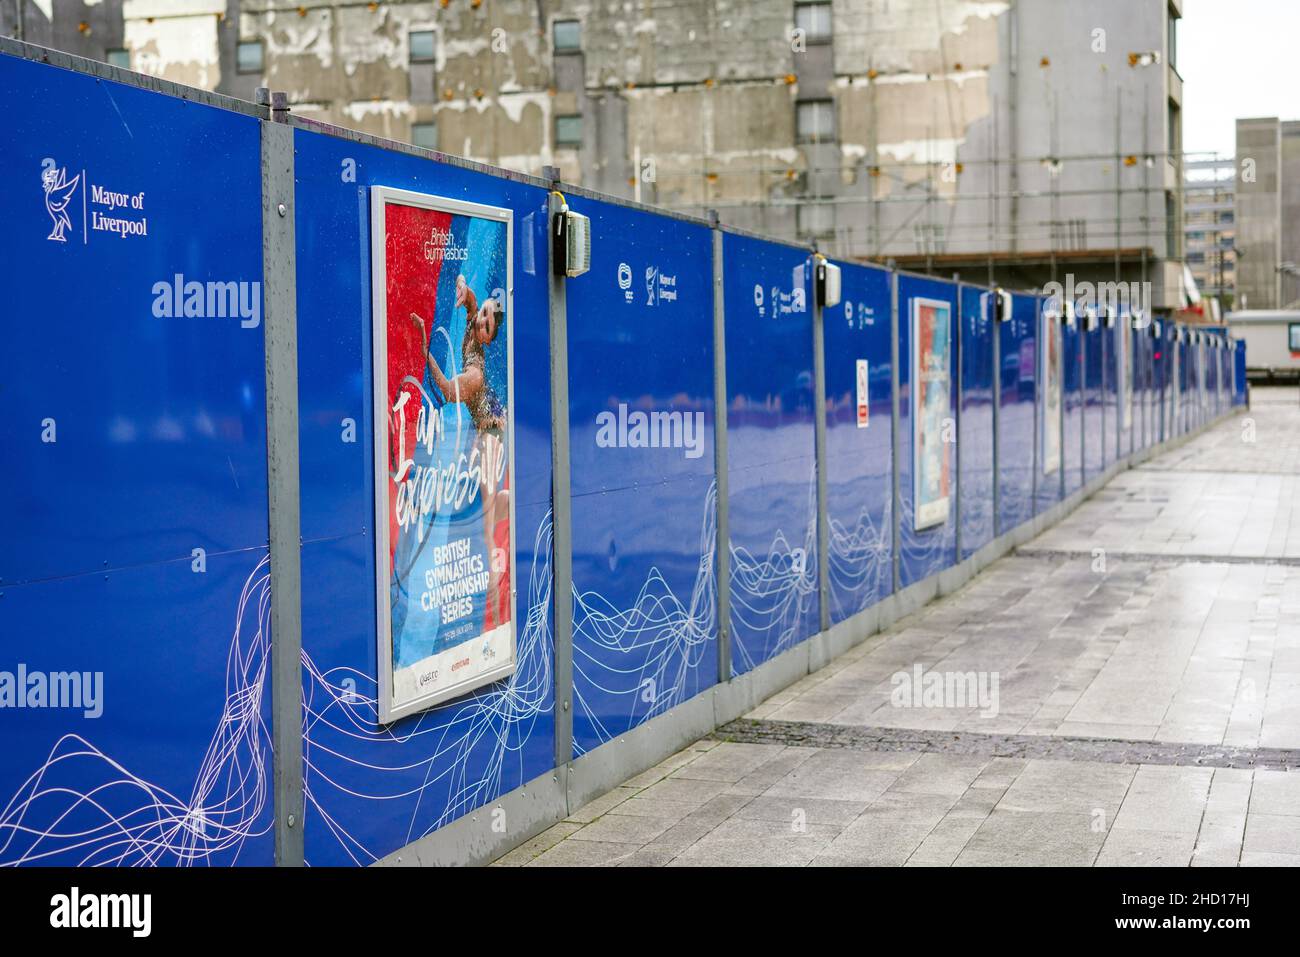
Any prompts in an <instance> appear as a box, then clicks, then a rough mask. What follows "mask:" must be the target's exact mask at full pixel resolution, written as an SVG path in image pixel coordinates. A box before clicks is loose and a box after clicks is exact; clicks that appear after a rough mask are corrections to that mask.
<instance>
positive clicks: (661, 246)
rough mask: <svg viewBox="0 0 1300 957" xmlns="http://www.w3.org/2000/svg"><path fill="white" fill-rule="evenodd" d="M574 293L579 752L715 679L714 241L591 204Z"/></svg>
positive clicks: (671, 222)
mask: <svg viewBox="0 0 1300 957" xmlns="http://www.w3.org/2000/svg"><path fill="white" fill-rule="evenodd" d="M570 205H571V206H572V207H573V209H575V210H576V211H578V212H580V213H582V214H583V215H585V216H589V217H591V228H592V235H593V236H594V237H595V241H594V242H593V243H592V257H591V271H590V272H589V273H587V274H586V275H585V276H581V277H579V278H577V279H572V280H570V281H569V283H568V290H567V303H568V323H569V418H570V421H569V429H570V432H569V447H570V456H571V462H572V486H573V585H574V591H575V593H576V595H577V607H576V610H575V614H574V626H573V677H574V688H573V708H574V716H573V750H574V755H575V756H577V755H580V754H583V753H584V752H586V751H588V750H590V749H591V748H594V747H596V746H597V745H599V744H602V743H604V742H605V741H608V740H610V739H611V738H614V737H616V736H618V735H620V734H622V733H623V732H625V731H628V730H630V729H631V728H633V727H635V726H636V725H638V724H640V723H641V722H643V721H645V720H647V719H649V718H652V717H654V716H655V715H658V714H662V713H663V712H664V711H667V710H668V709H669V708H672V707H674V706H676V705H678V704H681V703H682V702H683V701H685V700H686V699H688V698H690V697H692V696H694V695H696V694H698V693H699V692H700V691H702V690H703V689H705V688H707V687H710V686H711V685H713V684H715V683H716V682H717V679H718V654H717V640H716V639H717V615H716V607H715V604H716V603H715V595H716V585H715V579H714V572H715V555H714V552H715V548H716V543H717V534H716V530H715V529H716V526H715V524H714V522H715V518H716V515H715V511H716V492H717V485H716V482H715V479H714V445H713V443H714V435H713V423H714V416H713V355H714V350H713V272H712V262H713V234H712V232H711V230H709V229H708V228H707V227H705V226H700V225H696V224H693V223H687V222H683V221H681V220H676V219H670V218H668V217H666V216H656V215H653V214H650V213H645V212H641V211H638V210H632V209H627V208H625V207H622V206H615V205H611V204H608V203H602V202H597V201H595V200H589V199H583V198H580V197H579V198H573V199H571V200H570Z"/></svg>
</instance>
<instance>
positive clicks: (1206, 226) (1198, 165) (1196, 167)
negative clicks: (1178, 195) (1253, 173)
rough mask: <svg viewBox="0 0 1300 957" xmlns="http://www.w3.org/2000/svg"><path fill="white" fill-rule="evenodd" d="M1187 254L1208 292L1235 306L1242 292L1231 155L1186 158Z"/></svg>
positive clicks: (1234, 170)
mask: <svg viewBox="0 0 1300 957" xmlns="http://www.w3.org/2000/svg"><path fill="white" fill-rule="evenodd" d="M1183 175H1184V178H1183V237H1184V244H1183V255H1184V259H1185V260H1186V262H1187V268H1188V270H1189V271H1190V272H1191V274H1192V278H1193V279H1194V280H1195V281H1196V285H1197V288H1198V289H1199V290H1200V291H1201V292H1202V293H1204V294H1206V295H1209V296H1214V297H1216V298H1217V299H1219V300H1220V301H1221V302H1222V303H1223V305H1224V306H1225V307H1228V308H1231V306H1232V304H1233V297H1234V295H1235V294H1236V289H1237V252H1236V243H1235V237H1236V231H1237V227H1236V199H1235V196H1236V185H1237V164H1236V160H1235V159H1234V158H1233V157H1231V156H1218V155H1214V154H1202V155H1196V154H1188V155H1187V156H1185V157H1184V158H1183Z"/></svg>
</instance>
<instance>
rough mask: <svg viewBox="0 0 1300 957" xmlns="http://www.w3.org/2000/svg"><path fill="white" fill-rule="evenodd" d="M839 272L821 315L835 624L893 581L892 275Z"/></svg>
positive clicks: (859, 269) (856, 269)
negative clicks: (837, 288)
mask: <svg viewBox="0 0 1300 957" xmlns="http://www.w3.org/2000/svg"><path fill="white" fill-rule="evenodd" d="M840 270H841V282H842V289H841V296H842V298H841V301H840V304H839V305H837V306H832V307H830V308H829V309H827V310H825V313H824V315H823V324H824V328H825V346H826V357H825V359H826V508H827V518H828V521H829V525H830V614H831V623H832V624H834V623H835V622H839V621H843V620H844V619H845V618H848V617H849V616H850V615H853V614H855V613H856V612H859V611H862V610H863V609H864V608H868V607H870V606H871V605H873V604H875V603H876V602H878V601H879V600H880V599H881V598H883V597H884V596H885V595H888V594H889V593H890V591H891V590H892V589H893V584H894V582H893V577H894V576H893V564H892V562H893V559H892V552H891V544H890V538H891V535H890V522H891V517H890V503H891V501H892V500H893V493H892V491H891V486H892V474H893V473H892V464H891V455H892V454H893V452H892V448H893V446H892V441H891V435H890V432H891V428H890V425H891V417H892V414H893V398H892V396H893V393H892V385H891V382H892V379H891V375H892V372H891V369H890V341H889V322H890V289H889V282H890V274H889V273H888V272H887V271H886V270H883V269H873V268H867V267H863V266H855V265H849V264H847V263H845V264H841V265H840ZM864 389H865V392H864Z"/></svg>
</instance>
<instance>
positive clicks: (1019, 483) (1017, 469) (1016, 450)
mask: <svg viewBox="0 0 1300 957" xmlns="http://www.w3.org/2000/svg"><path fill="white" fill-rule="evenodd" d="M1037 322H1038V301H1037V300H1036V299H1035V298H1034V297H1033V296H1025V295H1019V294H1016V295H1013V296H1012V309H1011V318H1010V319H1008V320H1006V321H1004V322H999V323H998V332H997V334H998V336H999V343H998V345H999V349H1000V355H1001V366H1002V368H1001V380H1000V386H1001V393H1002V394H1001V395H1000V396H999V397H998V402H999V403H1000V408H999V410H998V473H999V474H998V496H999V499H998V506H999V511H1000V513H1001V514H1000V515H999V516H998V521H999V525H998V532H999V534H1003V535H1005V534H1006V533H1007V532H1009V531H1011V529H1013V528H1015V527H1016V526H1017V525H1020V524H1022V523H1024V522H1026V521H1028V520H1029V519H1030V518H1032V517H1033V514H1034V462H1035V459H1036V457H1037V455H1036V449H1035V447H1036V445H1037V437H1036V435H1035V427H1036V424H1037V418H1036V415H1035V410H1034V404H1035V398H1036V395H1037V372H1038V369H1037V362H1038V353H1037V342H1038V337H1037V335H1036V334H1035V328H1036V323H1037Z"/></svg>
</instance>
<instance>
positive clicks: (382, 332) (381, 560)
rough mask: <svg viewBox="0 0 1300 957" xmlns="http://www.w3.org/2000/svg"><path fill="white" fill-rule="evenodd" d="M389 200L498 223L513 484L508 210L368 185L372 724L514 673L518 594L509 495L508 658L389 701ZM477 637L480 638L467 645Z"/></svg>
mask: <svg viewBox="0 0 1300 957" xmlns="http://www.w3.org/2000/svg"><path fill="white" fill-rule="evenodd" d="M389 202H395V203H400V204H402V205H405V206H414V207H418V208H421V209H429V210H433V211H435V212H441V213H450V214H452V215H454V216H475V217H478V218H481V219H490V220H495V221H498V222H502V223H504V224H505V229H506V256H505V261H506V282H505V297H506V302H505V313H506V343H507V348H506V391H507V405H506V432H507V436H506V438H507V441H506V447H507V449H506V460H507V463H508V464H507V468H508V469H509V472H508V474H509V476H510V478H511V481H512V488H513V487H514V485H513V482H514V479H515V475H516V473H515V336H514V330H515V325H514V319H515V310H514V290H515V282H514V238H515V237H514V211H513V210H511V209H507V208H505V207H500V206H488V205H485V204H482V203H471V202H466V201H465V200H460V199H452V198H449V197H444V196H437V195H434V194H431V193H421V192H416V191H413V190H407V189H399V188H397V187H393V186H377V185H376V186H371V187H370V291H371V318H370V331H371V357H372V369H371V400H372V415H373V416H374V419H373V430H372V437H373V443H372V448H371V451H372V454H373V455H374V482H375V488H374V517H375V634H376V643H377V650H378V657H377V661H378V670H379V675H378V677H379V682H378V684H379V700H378V711H379V722H380V723H381V724H391V723H392V722H394V721H396V720H398V719H399V718H404V717H406V716H408V715H412V714H418V713H419V712H421V711H427V710H428V709H429V708H432V707H434V706H435V705H438V704H441V703H443V702H445V701H450V700H452V699H453V698H459V697H461V696H463V695H465V694H468V693H469V692H471V691H474V690H475V689H477V688H481V687H483V686H484V685H487V684H491V683H492V682H494V681H499V680H501V679H502V678H505V677H507V676H509V675H511V674H513V673H514V671H515V668H516V666H517V661H518V657H519V647H518V641H519V635H518V622H517V618H518V615H517V609H516V608H515V607H514V606H515V598H516V594H517V590H518V583H517V580H516V575H517V569H516V564H515V558H516V555H517V549H516V543H515V535H516V531H517V529H516V525H517V519H516V515H515V496H514V495H511V496H510V569H511V575H510V631H509V647H510V654H509V655H508V656H507V658H506V660H505V661H503V662H501V663H500V664H499V665H496V666H494V667H493V668H491V669H489V670H487V671H482V672H479V673H477V674H474V675H471V676H469V677H466V678H464V679H462V680H460V681H457V682H453V683H451V684H448V685H445V686H441V687H439V688H438V689H436V690H434V691H430V692H428V693H427V694H421V695H417V696H415V697H413V698H409V699H406V700H403V701H397V700H395V699H394V687H393V686H394V678H393V633H392V627H393V620H392V609H391V607H390V598H389V587H390V586H389V582H390V579H391V576H392V569H391V568H390V567H389V558H388V552H389V535H388V509H389V507H390V505H391V503H390V502H389V501H388V477H389V476H388V469H387V465H386V463H387V461H388V429H387V427H386V425H385V423H386V422H387V421H388V396H387V388H388V295H387V293H388V269H387V251H386V238H387V223H386V218H385V206H386V205H387V204H388V203H389ZM478 638H482V634H481V633H480V634H479V635H478V636H476V638H474V639H470V640H471V641H474V640H478Z"/></svg>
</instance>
